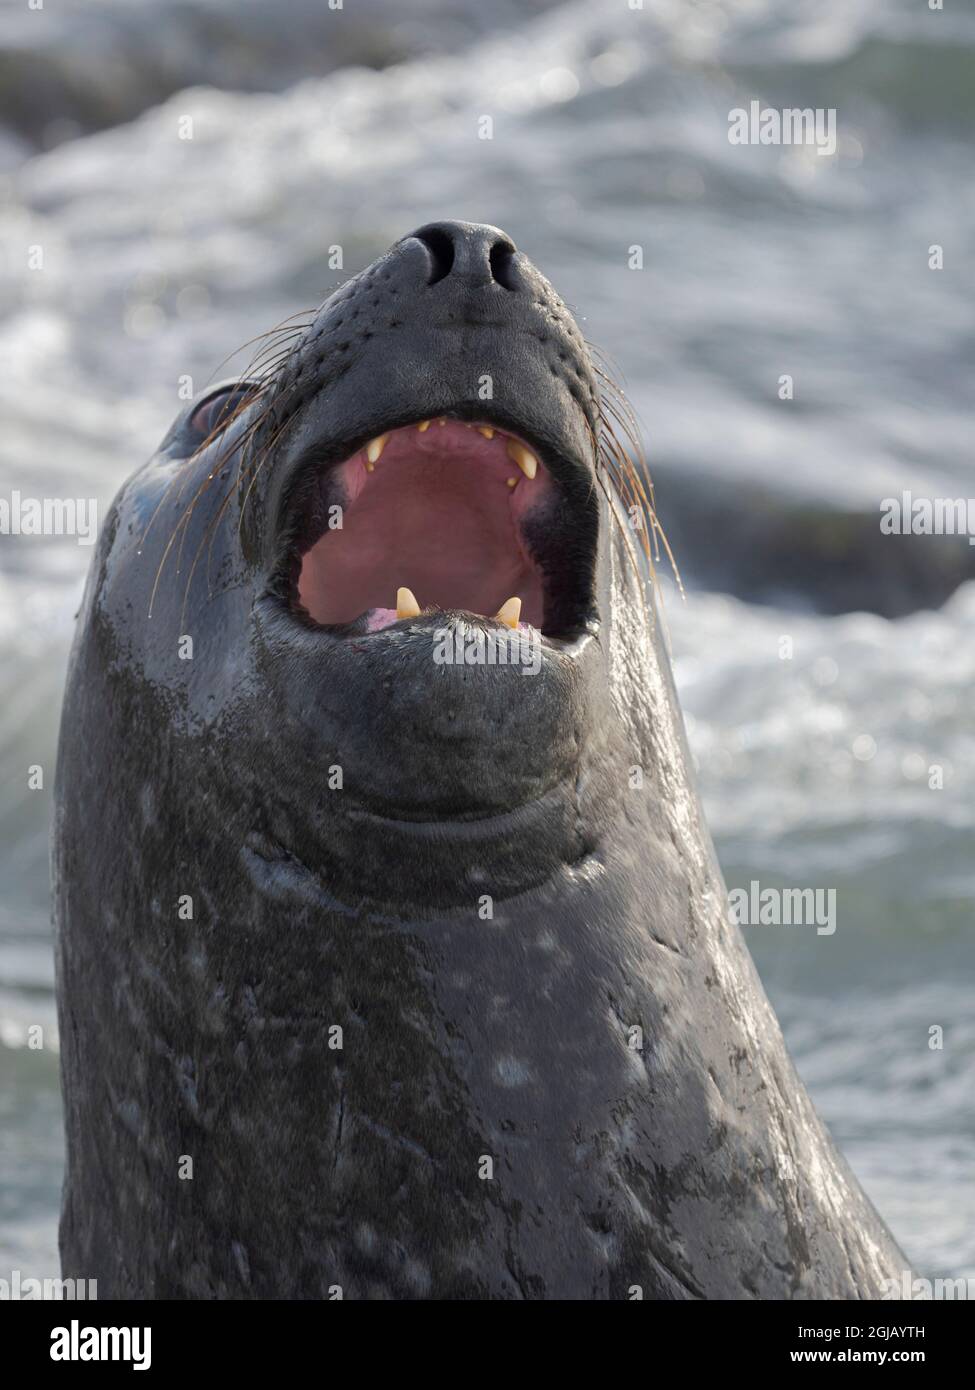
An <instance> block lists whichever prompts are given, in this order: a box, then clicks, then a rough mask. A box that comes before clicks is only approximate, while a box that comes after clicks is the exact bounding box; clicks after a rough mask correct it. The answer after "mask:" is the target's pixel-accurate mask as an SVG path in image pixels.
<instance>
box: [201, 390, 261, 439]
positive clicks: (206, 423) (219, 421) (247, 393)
mask: <svg viewBox="0 0 975 1390" xmlns="http://www.w3.org/2000/svg"><path fill="white" fill-rule="evenodd" d="M253 398H254V388H253V387H252V386H227V387H224V389H223V390H221V391H216V392H214V394H213V395H212V396H208V397H207V398H206V400H205V401H201V402H200V404H199V405H198V406H197V407H196V409H195V410H194V411H193V414H192V415H191V416H190V425H191V426H192V428H193V429H194V430H196V432H197V433H198V434H199V435H200V437H201V439H209V438H210V437H211V436H212V435H215V434H219V433H220V431H221V430H225V429H226V428H227V426H228V425H229V424H230V422H231V420H232V419H233V418H234V416H235V415H236V414H237V412H238V411H239V410H241V409H242V408H243V407H244V405H245V404H246V403H247V402H248V401H251V400H253Z"/></svg>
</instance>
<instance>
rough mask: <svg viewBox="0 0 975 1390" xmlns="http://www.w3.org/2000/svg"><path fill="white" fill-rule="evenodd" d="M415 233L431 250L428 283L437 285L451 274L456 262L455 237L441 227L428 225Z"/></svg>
mask: <svg viewBox="0 0 975 1390" xmlns="http://www.w3.org/2000/svg"><path fill="white" fill-rule="evenodd" d="M415 235H416V238H417V240H418V241H422V242H423V244H424V246H425V247H426V248H427V250H428V251H429V252H430V278H429V280H428V281H427V284H428V285H435V284H436V283H437V281H438V280H443V279H444V277H445V276H447V275H449V274H450V271H451V268H452V266H453V264H454V243H453V238H452V237H450V236H449V235H448V234H447V232H445V231H443V230H442V228H440V227H428V228H427V229H426V230H425V231H422V232H417V233H416V234H415Z"/></svg>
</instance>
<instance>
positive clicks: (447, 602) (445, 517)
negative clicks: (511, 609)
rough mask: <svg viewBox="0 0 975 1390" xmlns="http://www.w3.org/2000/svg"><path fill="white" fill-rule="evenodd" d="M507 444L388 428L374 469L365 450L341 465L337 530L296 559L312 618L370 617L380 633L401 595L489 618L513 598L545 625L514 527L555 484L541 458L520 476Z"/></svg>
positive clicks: (444, 426) (466, 430)
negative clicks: (342, 500)
mask: <svg viewBox="0 0 975 1390" xmlns="http://www.w3.org/2000/svg"><path fill="white" fill-rule="evenodd" d="M509 439H511V436H510V435H507V434H504V433H502V432H500V431H495V433H494V436H493V438H492V439H487V438H485V436H484V435H483V434H481V433H479V431H478V429H477V427H475V426H471V425H465V424H462V423H461V422H459V421H456V420H447V421H445V422H443V423H440V422H438V421H437V420H434V421H433V423H432V424H431V425H430V426H429V428H428V429H426V430H425V431H423V432H422V433H421V432H420V430H419V429H418V428H417V426H416V425H406V426H404V427H403V428H402V429H399V430H394V431H393V432H392V433H391V434H390V435H389V438H388V440H387V442H386V446H385V448H384V450H383V453H382V455H381V457H380V458H379V459H378V461H377V462H376V463H375V465H374V468H373V470H372V471H371V472H370V471H368V469H367V467H366V454H365V450H360V451H359V452H358V453H357V454H354V455H353V457H352V458H350V459H347V460H346V462H345V463H343V464H340V465H339V466H338V468H337V470H336V475H337V477H338V479H339V480H340V482H341V484H342V488H343V491H344V493H345V496H346V498H347V501H346V503H345V505H344V509H343V516H342V527H341V529H335V530H326V531H325V533H324V535H323V536H322V537H321V538H320V539H319V540H318V541H316V542H315V544H314V545H313V546H312V547H311V548H310V549H309V550H308V551H306V552H305V554H304V556H303V557H302V564H301V573H300V575H299V578H298V597H299V599H300V601H301V604H302V606H303V607H304V608H305V609H306V611H307V612H308V614H309V615H310V616H311V617H312V618H313V619H314V620H315V621H316V622H318V623H323V624H333V623H349V622H352V621H354V620H355V619H356V618H358V617H359V616H360V615H361V614H363V613H366V612H368V613H369V615H370V616H369V627H370V629H371V630H376V629H377V628H381V627H387V626H389V624H390V623H394V622H395V621H396V592H397V590H398V589H399V588H400V587H406V588H408V589H410V590H411V591H412V592H413V594H414V595H415V597H416V600H417V603H418V604H419V606H420V608H421V609H426V608H429V607H434V608H441V609H462V610H464V611H467V612H472V613H481V614H484V615H485V616H486V617H493V616H494V615H495V614H496V613H497V612H498V610H499V608H500V607H501V605H502V604H503V603H505V602H506V601H507V600H508V599H510V598H516V597H517V598H520V599H521V601H522V609H521V620H522V623H523V624H524V623H530V624H532V625H533V626H534V627H537V628H541V626H542V617H543V589H542V576H541V573H540V571H539V570H538V567H537V566H536V565H535V563H534V561H533V560H532V558H531V555H530V554H529V553H528V551H527V549H526V547H525V545H524V543H523V540H522V535H521V522H522V521H523V519H524V517H525V516H526V515H527V513H528V512H529V511H531V510H532V509H533V508H534V507H535V506H537V505H538V504H539V502H541V501H542V499H544V498H545V497H547V496H548V495H549V493H550V492H551V490H552V488H553V486H554V485H553V483H552V479H551V476H550V475H549V474H548V473H547V471H546V470H545V468H544V467H543V466H542V464H541V463H540V462H539V464H538V471H537V473H536V475H535V477H534V478H532V479H529V478H527V477H526V476H525V475H524V473H523V472H522V471H521V469H520V468H519V467H518V465H517V463H516V462H515V461H514V459H512V458H511V457H510V456H509V455H508V452H507V445H508V441H509ZM511 478H513V479H515V484H514V486H513V487H512V486H509V483H508V480H509V479H511Z"/></svg>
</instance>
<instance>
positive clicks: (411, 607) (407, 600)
mask: <svg viewBox="0 0 975 1390" xmlns="http://www.w3.org/2000/svg"><path fill="white" fill-rule="evenodd" d="M396 616H397V618H418V617H419V616H420V605H419V604H418V603H417V601H416V599H415V598H414V596H413V592H412V590H411V589H397V590H396Z"/></svg>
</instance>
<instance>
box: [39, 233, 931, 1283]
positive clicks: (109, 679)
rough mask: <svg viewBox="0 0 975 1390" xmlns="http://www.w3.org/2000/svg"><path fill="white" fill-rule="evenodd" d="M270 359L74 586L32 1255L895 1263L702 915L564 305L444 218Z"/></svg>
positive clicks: (768, 1016) (426, 1266)
mask: <svg viewBox="0 0 975 1390" xmlns="http://www.w3.org/2000/svg"><path fill="white" fill-rule="evenodd" d="M267 351H268V354H269V356H268V357H267V358H266V359H265V360H264V361H263V362H259V363H258V364H257V369H256V370H255V373H254V374H253V375H252V376H249V377H248V378H246V379H244V380H241V381H239V382H235V383H231V384H230V385H228V386H225V387H221V388H217V389H216V390H215V391H213V392H210V393H209V394H208V395H206V396H205V397H204V398H203V399H202V400H200V401H198V402H195V403H193V404H191V405H189V406H188V407H187V408H186V410H185V411H184V412H183V413H182V415H181V416H180V417H179V419H178V420H177V421H176V422H175V424H174V425H173V427H172V429H171V430H170V432H169V434H168V435H167V437H166V439H165V440H164V441H163V444H162V446H161V447H160V450H159V451H158V453H157V454H156V456H155V457H154V458H153V459H152V460H151V461H150V463H149V464H148V465H146V467H145V468H143V469H142V470H140V472H138V473H137V474H136V475H135V476H134V477H133V478H132V479H131V480H130V481H129V482H128V483H127V484H126V485H125V486H124V487H123V489H122V491H121V492H120V494H119V496H118V498H117V499H116V503H115V506H114V508H113V511H112V515H111V517H110V519H109V522H108V524H107V526H106V528H105V531H104V534H103V536H102V538H101V541H100V545H99V550H98V553H97V556H96V559H95V563H94V565H93V568H92V573H91V576H90V580H89V585H88V590H87V594H86V599H85V603H84V606H83V610H82V614H81V621H80V625H79V632H78V636H77V639H76V644H75V649H74V652H73V657H72V665H71V671H70V675H69V682H68V689H67V694H66V700H65V708H64V715H63V721H62V736H61V747H60V753H59V768H58V792H57V796H58V816H57V824H56V836H55V858H54V865H55V902H56V919H57V928H58V982H59V1001H60V1015H61V1036H62V1066H63V1077H64V1092H65V1101H66V1123H67V1171H66V1180H65V1195H64V1208H63V1216H62V1226H61V1246H62V1257H63V1263H64V1271H65V1274H66V1275H77V1276H82V1275H84V1276H86V1277H97V1278H98V1280H99V1292H100V1294H102V1296H106V1295H109V1296H111V1295H115V1296H142V1297H251V1296H252V1297H311V1298H324V1297H333V1296H336V1292H335V1291H336V1290H341V1292H342V1294H343V1295H344V1296H347V1297H406V1298H412V1297H427V1296H432V1297H440V1298H453V1297H511V1298H518V1297H526V1298H545V1297H563V1298H564V1297H569V1298H599V1297H616V1298H632V1297H647V1298H652V1297H653V1298H681V1299H683V1298H696V1297H720V1298H733V1297H776V1298H777V1297H809V1296H815V1297H842V1298H848V1297H857V1296H868V1297H875V1296H877V1295H878V1294H879V1293H881V1292H883V1291H884V1290H885V1288H886V1287H887V1281H888V1280H890V1279H899V1277H900V1272H901V1270H903V1268H904V1264H905V1262H904V1258H903V1256H902V1255H901V1254H900V1252H899V1251H898V1250H897V1247H896V1245H895V1244H894V1242H893V1241H892V1239H891V1237H890V1235H889V1233H888V1232H887V1231H886V1230H885V1228H884V1227H883V1224H882V1222H881V1221H880V1220H879V1218H878V1217H877V1215H876V1213H875V1212H874V1211H873V1209H872V1207H871V1206H870V1204H869V1202H868V1201H867V1199H866V1198H865V1197H864V1195H863V1193H862V1192H861V1191H860V1189H859V1187H858V1186H857V1183H856V1181H855V1179H854V1178H853V1177H852V1175H851V1174H850V1172H849V1170H848V1169H847V1167H846V1165H845V1164H844V1162H843V1160H842V1159H841V1158H840V1156H839V1155H838V1154H837V1152H836V1151H835V1149H834V1147H833V1145H832V1144H831V1142H830V1140H829V1137H828V1135H827V1134H826V1132H825V1130H824V1129H823V1127H822V1125H821V1123H820V1121H819V1120H818V1118H817V1117H816V1115H815V1113H814V1111H813V1109H812V1106H811V1104H810V1102H809V1100H808V1097H807V1096H806V1094H805V1091H804V1090H803V1088H802V1085H801V1083H800V1082H799V1080H798V1078H797V1076H796V1075H795V1072H794V1070H793V1068H792V1065H791V1063H790V1061H789V1059H788V1056H787V1054H786V1051H785V1047H784V1044H783V1042H782V1037H781V1034H780V1031H779V1028H778V1025H777V1024H776V1022H775V1019H774V1017H773V1015H772V1013H771V1010H770V1008H769V1006H768V1003H767V1001H766V999H765V996H764V993H763V991H762V989H761V986H760V984H759V982H758V979H757V977H756V975H755V971H754V969H753V967H752V964H751V961H750V959H749V957H748V954H747V951H746V950H745V948H744V944H743V942H742V939H741V934H740V931H739V930H738V928H737V926H736V925H735V924H734V923H733V922H732V921H730V920H729V913H728V909H727V898H726V894H725V890H724V886H723V884H722V881H721V876H720V872H719V870H718V868H717V865H716V863H715V860H714V855H713V851H712V849H711V844H710V840H709V837H708V834H707V831H706V828H705V827H704V824H703V821H702V818H701V814H700V809H699V806H698V803H697V798H696V795H695V792H694V789H693V784H692V779H691V774H690V770H689V769H690V759H689V755H688V753H687V749H686V746H685V741H684V735H683V728H682V724H681V720H680V714H679V711H678V708H677V703H676V699H675V696H674V692H673V688H672V682H671V679H670V673H669V668H668V663H667V657H666V653H665V651H664V648H663V643H662V640H661V631H660V624H659V623H658V622H657V621H656V619H655V617H654V610H653V594H652V587H651V586H650V585H649V583H648V579H647V575H646V573H645V570H644V568H643V567H642V565H641V563H640V557H641V554H642V553H645V552H647V551H648V550H649V548H650V544H649V543H650V540H651V536H652V532H653V528H654V526H655V519H654V516H653V512H652V509H651V508H650V507H649V506H647V505H645V503H646V494H645V492H644V490H643V484H642V483H641V481H640V474H639V472H638V471H637V470H636V469H635V468H634V467H633V465H632V464H631V463H630V462H629V461H628V460H627V458H626V457H625V455H624V452H623V450H622V449H621V447H620V444H619V443H618V442H617V437H616V435H615V434H614V433H613V431H611V430H610V429H609V421H610V419H611V417H612V416H613V415H614V414H619V413H620V411H621V407H620V405H619V402H618V400H617V398H616V396H615V395H614V394H613V392H612V390H611V389H610V387H609V385H608V383H607V382H606V381H605V379H604V378H603V376H602V375H601V374H600V373H599V372H598V371H597V369H596V368H595V367H594V366H593V363H592V359H591V357H590V354H589V352H588V349H587V347H586V344H585V343H584V342H583V339H582V337H581V335H580V333H579V331H578V329H577V327H576V325H575V323H574V322H573V319H572V317H571V315H570V314H569V313H568V311H567V310H566V308H565V305H564V304H563V303H562V301H561V300H560V299H559V298H558V296H557V295H556V294H555V292H554V290H553V289H552V287H551V286H550V285H549V284H548V282H547V281H546V280H545V279H544V278H543V277H542V275H541V274H540V273H539V272H538V271H537V270H536V269H535V268H534V267H533V266H532V265H531V263H530V262H529V261H528V259H527V258H526V257H525V256H524V255H523V254H521V253H520V252H518V251H517V250H516V249H515V247H514V245H513V243H512V242H511V240H510V239H509V238H508V237H507V236H505V234H504V233H503V232H500V231H499V230H498V229H497V228H494V227H488V226H478V225H473V224H469V223H460V222H440V223H436V224H431V225H428V226H425V227H421V228H420V229H419V230H418V231H416V232H414V233H413V234H411V235H410V236H407V237H405V238H404V239H403V240H402V241H400V242H398V243H397V244H396V245H395V246H393V247H392V248H391V250H390V251H389V252H387V253H386V254H385V255H384V256H382V257H381V258H380V259H379V260H378V261H377V262H376V263H375V264H374V265H372V266H370V267H369V268H368V269H367V270H365V271H364V272H362V274H360V275H357V276H355V277H354V278H353V279H352V280H350V281H348V282H347V283H346V284H345V285H343V286H342V287H341V288H340V289H339V290H338V291H337V292H336V293H335V294H334V295H333V296H332V297H331V298H330V299H329V300H328V301H327V302H326V303H325V304H324V305H323V306H322V308H321V309H320V310H318V311H316V312H315V313H314V314H313V315H312V316H311V317H310V319H309V321H308V322H306V323H302V324H301V325H299V326H298V327H297V328H296V329H293V330H292V329H290V328H287V327H286V328H284V329H283V330H282V331H281V333H280V334H277V335H274V336H272V337H271V338H270V339H269V340H268V345H267ZM519 601H520V602H519ZM187 1173H189V1174H190V1176H187Z"/></svg>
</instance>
